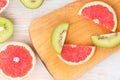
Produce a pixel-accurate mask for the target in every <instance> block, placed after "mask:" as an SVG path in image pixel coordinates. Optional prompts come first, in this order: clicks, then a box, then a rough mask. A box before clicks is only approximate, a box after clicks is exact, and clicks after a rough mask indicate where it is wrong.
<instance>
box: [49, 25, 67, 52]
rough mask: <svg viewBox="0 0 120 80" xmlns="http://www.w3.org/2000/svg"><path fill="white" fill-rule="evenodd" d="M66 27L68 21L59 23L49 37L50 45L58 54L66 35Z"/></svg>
mask: <svg viewBox="0 0 120 80" xmlns="http://www.w3.org/2000/svg"><path fill="white" fill-rule="evenodd" d="M68 27H69V23H61V24H59V25H58V26H57V27H56V28H55V29H54V30H53V33H52V39H51V41H52V47H53V48H54V50H55V51H56V52H57V53H58V54H60V53H61V50H62V46H63V44H64V41H65V38H66V35H67V30H68Z"/></svg>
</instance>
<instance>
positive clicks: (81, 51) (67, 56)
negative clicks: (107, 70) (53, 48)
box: [58, 44, 95, 65]
mask: <svg viewBox="0 0 120 80" xmlns="http://www.w3.org/2000/svg"><path fill="white" fill-rule="evenodd" d="M94 52H95V47H94V46H79V45H66V44H65V45H63V48H62V52H61V54H60V55H58V56H59V58H60V59H61V60H62V61H64V62H65V63H67V64H70V65H78V64H82V63H85V62H87V61H88V60H89V59H90V58H91V57H92V56H93V54H94Z"/></svg>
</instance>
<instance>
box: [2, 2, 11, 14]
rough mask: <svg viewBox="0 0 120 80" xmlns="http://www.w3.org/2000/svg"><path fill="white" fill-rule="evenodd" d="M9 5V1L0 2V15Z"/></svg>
mask: <svg viewBox="0 0 120 80" xmlns="http://www.w3.org/2000/svg"><path fill="white" fill-rule="evenodd" d="M8 4H9V0H0V13H1V12H2V11H3V10H5V9H6V7H7V6H8Z"/></svg>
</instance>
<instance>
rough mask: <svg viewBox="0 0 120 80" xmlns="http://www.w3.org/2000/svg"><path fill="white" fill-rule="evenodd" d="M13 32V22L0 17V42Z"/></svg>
mask: <svg viewBox="0 0 120 80" xmlns="http://www.w3.org/2000/svg"><path fill="white" fill-rule="evenodd" d="M13 32H14V26H13V23H12V22H11V21H10V20H8V19H6V18H3V17H0V43H3V42H5V41H6V40H8V39H9V38H10V37H11V36H12V35H13Z"/></svg>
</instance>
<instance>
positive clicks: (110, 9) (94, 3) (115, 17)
mask: <svg viewBox="0 0 120 80" xmlns="http://www.w3.org/2000/svg"><path fill="white" fill-rule="evenodd" d="M98 4H100V5H102V6H105V7H107V8H108V10H109V11H110V12H112V14H113V16H114V23H115V24H114V27H113V29H112V30H111V31H113V32H115V31H116V28H117V16H116V13H115V11H114V9H113V8H112V7H111V6H110V5H108V4H106V3H105V2H102V1H93V2H89V3H86V4H85V5H84V6H83V7H82V8H81V9H80V11H79V12H78V15H82V11H83V9H84V8H86V7H90V6H93V5H98Z"/></svg>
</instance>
